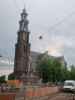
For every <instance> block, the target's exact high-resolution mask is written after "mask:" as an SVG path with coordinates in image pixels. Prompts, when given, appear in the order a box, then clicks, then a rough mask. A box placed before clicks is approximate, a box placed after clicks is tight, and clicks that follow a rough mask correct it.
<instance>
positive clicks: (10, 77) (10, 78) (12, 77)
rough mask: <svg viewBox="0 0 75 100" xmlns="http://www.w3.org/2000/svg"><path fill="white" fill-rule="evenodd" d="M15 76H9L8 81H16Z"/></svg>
mask: <svg viewBox="0 0 75 100" xmlns="http://www.w3.org/2000/svg"><path fill="white" fill-rule="evenodd" d="M15 79H16V78H15V75H14V74H9V75H8V80H15Z"/></svg>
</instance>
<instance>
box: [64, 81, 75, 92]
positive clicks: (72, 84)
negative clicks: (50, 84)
mask: <svg viewBox="0 0 75 100" xmlns="http://www.w3.org/2000/svg"><path fill="white" fill-rule="evenodd" d="M63 91H65V92H75V81H74V80H66V81H64V85H63Z"/></svg>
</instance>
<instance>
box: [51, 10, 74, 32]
mask: <svg viewBox="0 0 75 100" xmlns="http://www.w3.org/2000/svg"><path fill="white" fill-rule="evenodd" d="M74 14H75V11H73V12H72V13H70V14H68V15H66V16H65V17H64V18H63V19H62V20H60V21H59V22H57V23H56V24H54V25H52V26H51V27H50V28H49V32H50V31H51V30H52V29H54V28H56V27H57V26H58V25H60V24H62V23H63V22H64V21H65V20H66V19H68V18H70V17H72V16H73V15H74Z"/></svg>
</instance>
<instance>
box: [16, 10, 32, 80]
mask: <svg viewBox="0 0 75 100" xmlns="http://www.w3.org/2000/svg"><path fill="white" fill-rule="evenodd" d="M28 24H29V21H28V20H27V13H26V9H25V8H24V9H23V11H22V13H21V20H20V21H19V31H18V37H17V43H16V45H15V61H14V74H15V76H16V78H17V79H20V78H21V76H22V75H27V73H28V67H29V56H30V43H29V30H28Z"/></svg>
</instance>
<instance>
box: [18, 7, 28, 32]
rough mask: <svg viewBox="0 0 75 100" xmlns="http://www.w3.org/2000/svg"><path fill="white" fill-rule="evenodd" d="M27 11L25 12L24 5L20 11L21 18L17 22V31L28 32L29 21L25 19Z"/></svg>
mask: <svg viewBox="0 0 75 100" xmlns="http://www.w3.org/2000/svg"><path fill="white" fill-rule="evenodd" d="M27 15H28V14H27V12H26V9H25V7H24V9H23V11H22V13H21V20H20V22H19V24H20V27H19V31H22V32H29V30H28V23H29V21H28V20H27Z"/></svg>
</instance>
